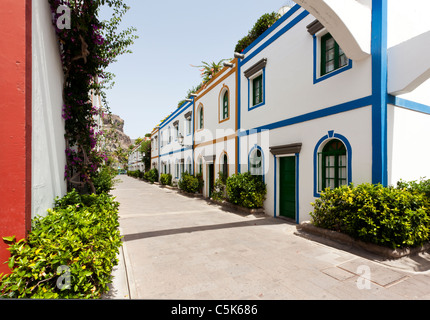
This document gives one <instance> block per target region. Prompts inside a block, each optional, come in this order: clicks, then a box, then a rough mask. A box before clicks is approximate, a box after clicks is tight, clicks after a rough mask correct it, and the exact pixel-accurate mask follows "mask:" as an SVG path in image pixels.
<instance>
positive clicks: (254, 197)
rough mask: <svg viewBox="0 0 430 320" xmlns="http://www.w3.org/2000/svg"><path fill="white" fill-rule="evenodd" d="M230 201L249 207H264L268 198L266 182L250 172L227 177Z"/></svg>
mask: <svg viewBox="0 0 430 320" xmlns="http://www.w3.org/2000/svg"><path fill="white" fill-rule="evenodd" d="M226 186H227V197H228V201H229V202H231V203H233V204H237V205H239V206H242V207H244V208H249V209H257V208H262V207H263V204H264V201H265V200H266V194H267V189H266V184H265V183H264V182H263V181H261V179H260V178H259V177H256V176H253V175H251V174H250V173H249V172H245V173H239V174H234V175H232V176H230V177H229V178H227V184H226Z"/></svg>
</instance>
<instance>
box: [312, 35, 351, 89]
mask: <svg viewBox="0 0 430 320" xmlns="http://www.w3.org/2000/svg"><path fill="white" fill-rule="evenodd" d="M313 38H314V40H313V42H314V50H313V52H314V72H313V73H314V84H317V83H319V82H321V81H324V80H327V79H329V78H331V77H333V76H335V75H338V74H339V73H342V72H345V71H347V70H350V69H352V60H351V59H349V61H348V64H347V65H346V66H343V67H342V68H339V69H336V70H334V71H332V72H330V73H327V74H325V75H323V76H320V77H318V76H317V74H318V71H317V70H318V67H319V65H318V49H317V48H318V39H317V36H315V35H313Z"/></svg>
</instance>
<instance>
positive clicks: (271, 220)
mask: <svg viewBox="0 0 430 320" xmlns="http://www.w3.org/2000/svg"><path fill="white" fill-rule="evenodd" d="M286 223H288V222H286V221H284V220H280V219H274V218H261V219H257V220H252V221H241V222H231V223H222V224H215V225H204V226H195V227H184V228H177V229H167V230H158V231H147V232H140V233H135V234H128V235H124V238H123V241H125V242H129V241H135V240H140V239H147V238H153V237H163V236H170V235H175V234H181V233H193V232H202V231H210V230H220V229H231V228H243V227H254V226H268V225H277V224H286Z"/></svg>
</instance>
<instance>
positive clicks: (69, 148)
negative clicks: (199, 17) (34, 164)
mask: <svg viewBox="0 0 430 320" xmlns="http://www.w3.org/2000/svg"><path fill="white" fill-rule="evenodd" d="M48 1H49V4H50V6H51V10H52V16H53V24H54V27H55V29H56V33H57V36H58V40H59V46H60V53H61V60H62V64H63V72H64V87H63V101H64V105H63V119H64V121H65V139H66V150H65V152H66V159H67V165H66V168H65V174H64V177H65V179H67V181H68V182H69V188H70V189H71V188H74V187H80V188H81V189H82V188H83V187H84V186H85V185H87V186H89V189H90V191H91V192H92V193H96V191H95V188H94V184H93V182H92V179H93V177H94V175H95V174H96V173H97V171H98V169H99V168H100V166H101V165H102V164H103V162H104V161H105V160H106V155H105V154H104V153H103V152H101V151H100V150H99V149H100V148H98V146H97V141H98V140H99V138H100V135H101V134H102V132H101V131H99V130H98V129H97V120H96V119H97V116H100V115H101V112H102V110H98V109H97V108H96V107H95V106H94V105H93V103H92V101H91V98H90V97H91V94H93V95H98V96H101V97H102V98H103V101H104V106H105V108H106V109H107V110H104V111H105V112H106V111H107V112H109V110H108V106H107V101H106V94H105V90H106V89H108V88H110V87H111V86H112V85H113V76H114V75H113V74H111V73H109V72H107V71H106V69H107V67H108V66H109V65H110V64H111V63H113V62H115V61H116V58H117V57H118V56H119V55H121V54H125V53H130V52H131V51H130V50H128V49H127V48H128V47H129V46H130V45H131V44H133V41H134V39H136V38H137V37H136V36H135V35H134V32H135V31H136V29H134V28H128V29H125V30H124V31H121V32H118V27H119V24H120V22H121V18H122V17H123V15H124V14H125V13H126V12H127V11H128V10H129V7H128V6H127V5H126V4H125V3H124V2H123V1H122V0H48ZM105 5H106V6H109V7H110V8H111V9H112V11H113V14H112V17H111V19H110V20H103V21H101V20H99V18H98V17H99V13H100V9H101V7H102V6H105ZM60 7H62V8H64V7H65V8H67V12H68V14H69V15H70V16H69V19H70V21H68V24H67V26H68V27H67V28H63V27H61V24H59V23H58V19H61V18H62V16H61V14H62V13H63V12H64V11H63V12H62V11H61V10H58V9H59V8H60ZM59 12H60V13H59Z"/></svg>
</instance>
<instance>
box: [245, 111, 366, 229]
mask: <svg viewBox="0 0 430 320" xmlns="http://www.w3.org/2000/svg"><path fill="white" fill-rule="evenodd" d="M370 119H371V108H370V107H363V108H360V109H356V110H353V111H349V112H345V113H341V114H337V115H333V116H330V117H325V118H320V119H316V120H312V121H308V122H304V123H300V124H296V125H292V126H288V127H283V128H279V129H275V130H271V131H270V132H269V131H266V132H263V133H259V134H254V135H252V136H248V137H242V138H241V142H240V148H241V159H240V161H241V171H242V172H246V171H248V157H247V155H248V153H249V151H250V150H251V149H252V147H253V146H254V144H255V143H257V144H258V145H259V146H260V147H261V148H262V149H263V153H264V165H265V182H266V184H267V200H266V202H265V209H266V214H267V215H269V216H274V214H275V212H274V207H275V205H274V201H275V164H274V157H273V155H272V154H271V153H270V150H269V148H270V147H274V146H280V145H286V144H292V143H302V150H301V152H300V155H299V157H300V158H299V218H300V219H299V222H303V221H306V220H309V219H310V215H309V213H310V212H311V211H312V210H313V207H312V206H311V203H312V202H313V201H314V200H315V197H314V150H315V147H316V145H317V143H318V141H319V140H320V139H321V138H322V137H324V136H326V135H327V134H328V131H331V130H334V133H336V134H340V135H343V136H345V137H346V139H347V140H348V141H349V143H350V144H351V149H352V168H351V172H352V182H353V183H354V184H360V183H365V182H372V136H371V132H372V131H371V122H370ZM277 170H279V163H278V165H277ZM276 175H277V178H276V180H277V184H278V185H277V187H276V189H277V195H276V196H277V210H279V196H280V195H279V173H276ZM278 214H279V212H277V215H278Z"/></svg>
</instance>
